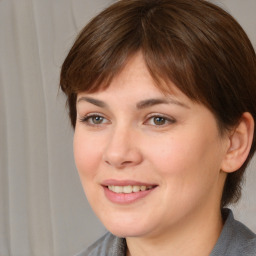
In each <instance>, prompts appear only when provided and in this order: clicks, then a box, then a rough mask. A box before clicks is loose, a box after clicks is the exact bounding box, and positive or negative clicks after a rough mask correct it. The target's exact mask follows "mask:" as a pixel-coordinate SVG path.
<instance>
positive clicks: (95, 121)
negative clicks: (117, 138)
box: [80, 115, 110, 126]
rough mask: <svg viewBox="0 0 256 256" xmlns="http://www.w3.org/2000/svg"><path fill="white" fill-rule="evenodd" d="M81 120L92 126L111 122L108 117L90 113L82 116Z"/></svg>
mask: <svg viewBox="0 0 256 256" xmlns="http://www.w3.org/2000/svg"><path fill="white" fill-rule="evenodd" d="M80 121H81V122H82V123H85V124H87V125H90V126H98V125H103V124H108V123H109V122H110V121H109V120H108V119H106V118H105V117H103V116H100V115H88V116H85V117H83V118H80Z"/></svg>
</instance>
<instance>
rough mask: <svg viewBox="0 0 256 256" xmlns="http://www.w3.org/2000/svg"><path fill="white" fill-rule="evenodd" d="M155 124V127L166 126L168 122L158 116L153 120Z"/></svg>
mask: <svg viewBox="0 0 256 256" xmlns="http://www.w3.org/2000/svg"><path fill="white" fill-rule="evenodd" d="M153 122H154V124H155V125H164V124H166V122H167V120H166V118H164V117H161V116H158V117H154V118H153Z"/></svg>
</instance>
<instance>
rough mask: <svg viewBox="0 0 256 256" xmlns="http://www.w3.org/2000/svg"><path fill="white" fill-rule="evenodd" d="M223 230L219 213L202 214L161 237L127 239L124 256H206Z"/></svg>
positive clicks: (169, 229)
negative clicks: (125, 255)
mask: <svg viewBox="0 0 256 256" xmlns="http://www.w3.org/2000/svg"><path fill="white" fill-rule="evenodd" d="M222 227H223V222H222V217H221V212H220V211H216V212H215V213H214V212H209V211H203V212H202V213H201V214H198V213H197V215H196V216H189V217H187V219H186V220H182V221H180V223H178V224H177V225H176V226H175V227H170V228H168V229H167V230H168V232H165V233H164V234H162V233H161V235H159V234H155V235H154V236H150V237H147V236H145V237H129V238H126V242H127V248H128V250H127V256H144V255H145V256H146V255H157V256H161V255H164V256H166V255H172V256H180V255H182V256H201V255H202V256H205V255H209V254H210V253H211V251H212V249H213V247H214V245H215V244H216V242H217V240H218V237H219V235H220V233H221V230H222Z"/></svg>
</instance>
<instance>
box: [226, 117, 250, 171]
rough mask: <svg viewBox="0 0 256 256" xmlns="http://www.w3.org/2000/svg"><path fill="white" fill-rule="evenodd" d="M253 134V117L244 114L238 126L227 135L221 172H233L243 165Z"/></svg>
mask: <svg viewBox="0 0 256 256" xmlns="http://www.w3.org/2000/svg"><path fill="white" fill-rule="evenodd" d="M253 134H254V120H253V117H252V115H251V114H250V113H248V112H245V113H243V115H242V117H241V119H240V121H239V124H238V125H237V126H236V127H235V128H234V129H233V130H232V131H231V133H230V134H229V146H228V150H227V152H226V155H225V158H224V159H223V162H222V168H221V170H222V171H224V172H226V173H230V172H235V171H236V170H238V169H239V168H240V167H241V166H242V165H243V163H244V162H245V160H246V159H247V157H248V154H249V152H250V149H251V145H252V140H253Z"/></svg>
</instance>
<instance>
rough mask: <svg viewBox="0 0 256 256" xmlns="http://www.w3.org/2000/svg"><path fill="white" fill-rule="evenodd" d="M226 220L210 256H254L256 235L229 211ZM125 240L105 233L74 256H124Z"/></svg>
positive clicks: (224, 213) (225, 214) (224, 216)
mask: <svg viewBox="0 0 256 256" xmlns="http://www.w3.org/2000/svg"><path fill="white" fill-rule="evenodd" d="M223 218H224V219H225V220H226V221H225V224H224V227H223V229H222V232H221V234H220V237H219V239H218V241H217V243H216V245H215V247H214V248H213V250H212V252H211V254H210V256H256V235H255V234H254V233H253V232H252V231H251V230H249V229H248V228H247V227H246V226H245V225H243V224H242V223H241V222H239V221H236V220H235V219H234V216H233V213H232V211H231V210H229V209H224V210H223ZM125 255H126V242H125V238H119V237H116V236H114V235H112V234H111V233H107V234H106V235H104V236H103V237H102V238H100V239H99V240H98V241H96V242H95V243H94V244H93V245H91V246H90V247H89V248H88V249H87V250H85V251H83V252H81V253H79V254H77V255H76V256H125Z"/></svg>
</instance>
